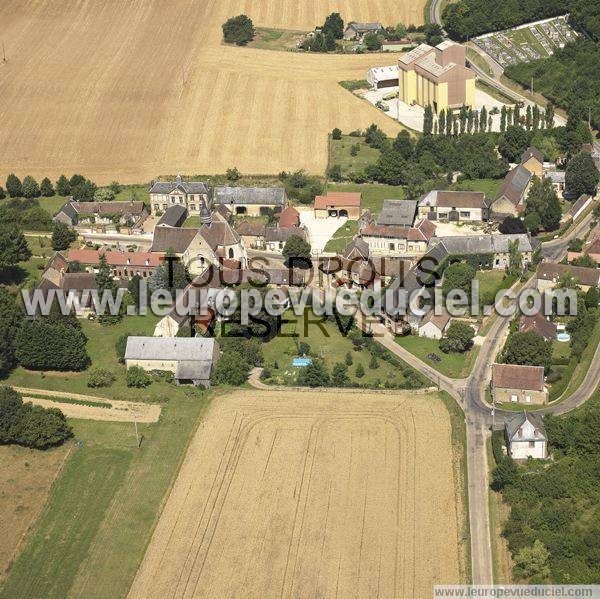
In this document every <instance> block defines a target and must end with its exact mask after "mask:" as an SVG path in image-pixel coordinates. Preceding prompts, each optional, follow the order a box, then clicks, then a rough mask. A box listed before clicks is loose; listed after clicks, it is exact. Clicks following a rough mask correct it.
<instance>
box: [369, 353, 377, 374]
mask: <svg viewBox="0 0 600 599" xmlns="http://www.w3.org/2000/svg"><path fill="white" fill-rule="evenodd" d="M369 368H370V369H371V370H375V369H376V368H379V362H378V361H377V358H376V356H375V355H372V356H371V361H370V362H369Z"/></svg>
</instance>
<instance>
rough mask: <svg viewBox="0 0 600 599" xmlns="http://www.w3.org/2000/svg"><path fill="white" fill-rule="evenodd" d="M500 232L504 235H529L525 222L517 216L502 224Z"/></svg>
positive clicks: (499, 228) (509, 217) (506, 219)
mask: <svg viewBox="0 0 600 599" xmlns="http://www.w3.org/2000/svg"><path fill="white" fill-rule="evenodd" d="M498 230H499V231H500V233H502V234H504V235H514V234H519V233H527V227H526V226H525V224H524V223H523V221H522V220H521V219H520V218H518V217H516V216H507V217H506V218H505V219H504V220H503V221H502V222H501V223H500V226H499V227H498Z"/></svg>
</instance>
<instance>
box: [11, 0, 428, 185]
mask: <svg viewBox="0 0 600 599" xmlns="http://www.w3.org/2000/svg"><path fill="white" fill-rule="evenodd" d="M424 4H425V1H424V0H418V1H416V2H408V0H404V2H402V3H398V2H396V1H394V0H377V1H370V0H349V1H346V2H341V1H340V0H330V1H329V2H322V1H321V0H310V1H301V2H298V0H245V1H244V2H239V1H237V2H236V1H234V0H223V1H219V2H216V1H214V0H105V1H102V2H97V1H95V0H81V1H79V2H66V1H64V0H3V1H2V2H0V23H2V42H3V43H4V46H5V49H6V58H7V62H6V63H3V62H2V61H1V58H0V90H2V91H1V93H0V120H1V121H2V127H1V128H0V179H1V180H4V177H5V175H6V174H7V173H8V172H11V171H15V172H16V173H18V174H19V175H21V176H23V175H25V174H33V175H36V176H38V177H41V176H46V175H49V176H56V175H58V174H60V173H62V172H67V173H71V172H73V171H78V172H82V173H84V174H86V175H87V176H90V177H92V178H93V179H94V180H96V181H97V182H98V183H108V182H110V181H112V180H114V179H117V180H119V181H121V182H123V183H130V182H143V181H148V180H150V179H152V178H155V177H156V176H157V175H160V174H169V173H171V174H172V173H176V172H181V173H185V174H193V173H206V174H212V173H220V172H224V171H225V169H226V168H228V167H231V166H234V165H236V166H237V167H238V168H239V169H240V170H241V171H242V172H244V173H247V174H252V173H255V174H262V173H277V172H279V171H281V170H282V169H287V170H291V169H298V168H305V169H307V170H308V171H311V172H314V173H319V174H320V173H322V172H323V171H324V169H325V166H326V161H327V139H326V134H327V133H328V132H329V131H331V129H332V128H334V127H341V128H342V129H344V130H346V131H349V130H353V129H356V128H365V127H366V126H368V125H369V124H370V123H371V122H376V123H378V124H379V125H381V126H382V127H383V128H384V129H385V130H386V131H387V132H388V133H390V134H392V133H395V132H397V131H398V130H399V125H397V124H396V123H394V122H393V121H392V120H391V119H390V118H388V117H386V116H385V115H384V114H383V113H381V111H379V110H377V109H376V108H374V107H373V106H371V105H369V104H367V103H366V102H364V101H361V100H359V99H357V98H356V97H354V96H352V95H351V94H350V93H349V92H347V91H345V90H344V89H342V88H341V87H340V86H339V85H338V84H337V82H338V81H340V80H344V79H364V77H365V74H366V70H367V69H368V68H369V67H371V66H376V65H383V64H389V63H390V62H391V61H393V60H395V58H394V57H390V56H386V55H383V54H379V55H371V56H366V55H363V56H323V55H305V54H296V53H290V52H273V51H264V50H256V49H248V48H237V47H230V46H225V45H223V44H222V42H221V37H222V33H221V25H222V24H223V22H224V21H225V20H226V19H227V18H228V17H230V16H234V15H237V14H239V13H246V14H248V15H249V16H250V17H251V18H252V19H253V20H254V24H255V25H256V26H266V27H280V28H293V29H306V30H308V29H312V28H313V27H314V26H315V25H317V24H319V23H322V22H323V20H324V18H325V16H326V15H327V14H328V13H330V12H332V11H334V10H339V11H341V12H342V14H343V16H344V18H345V20H346V21H349V20H359V21H381V22H383V23H385V24H395V23H397V22H398V21H403V22H405V23H409V22H413V23H416V24H418V23H420V22H422V18H423V7H424Z"/></svg>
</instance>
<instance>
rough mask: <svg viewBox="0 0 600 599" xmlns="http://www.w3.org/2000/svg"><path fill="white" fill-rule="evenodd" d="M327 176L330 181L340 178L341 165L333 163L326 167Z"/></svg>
mask: <svg viewBox="0 0 600 599" xmlns="http://www.w3.org/2000/svg"><path fill="white" fill-rule="evenodd" d="M327 177H328V178H329V179H331V180H332V181H341V180H342V167H341V166H340V165H339V164H334V165H332V166H330V167H329V168H328V169H327Z"/></svg>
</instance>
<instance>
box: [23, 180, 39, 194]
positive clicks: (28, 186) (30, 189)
mask: <svg viewBox="0 0 600 599" xmlns="http://www.w3.org/2000/svg"><path fill="white" fill-rule="evenodd" d="M21 191H22V193H23V197H24V198H37V197H39V195H40V187H39V185H38V184H37V181H36V180H35V179H34V178H33V177H31V176H30V175H27V176H26V177H25V178H24V179H23V184H22V185H21Z"/></svg>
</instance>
